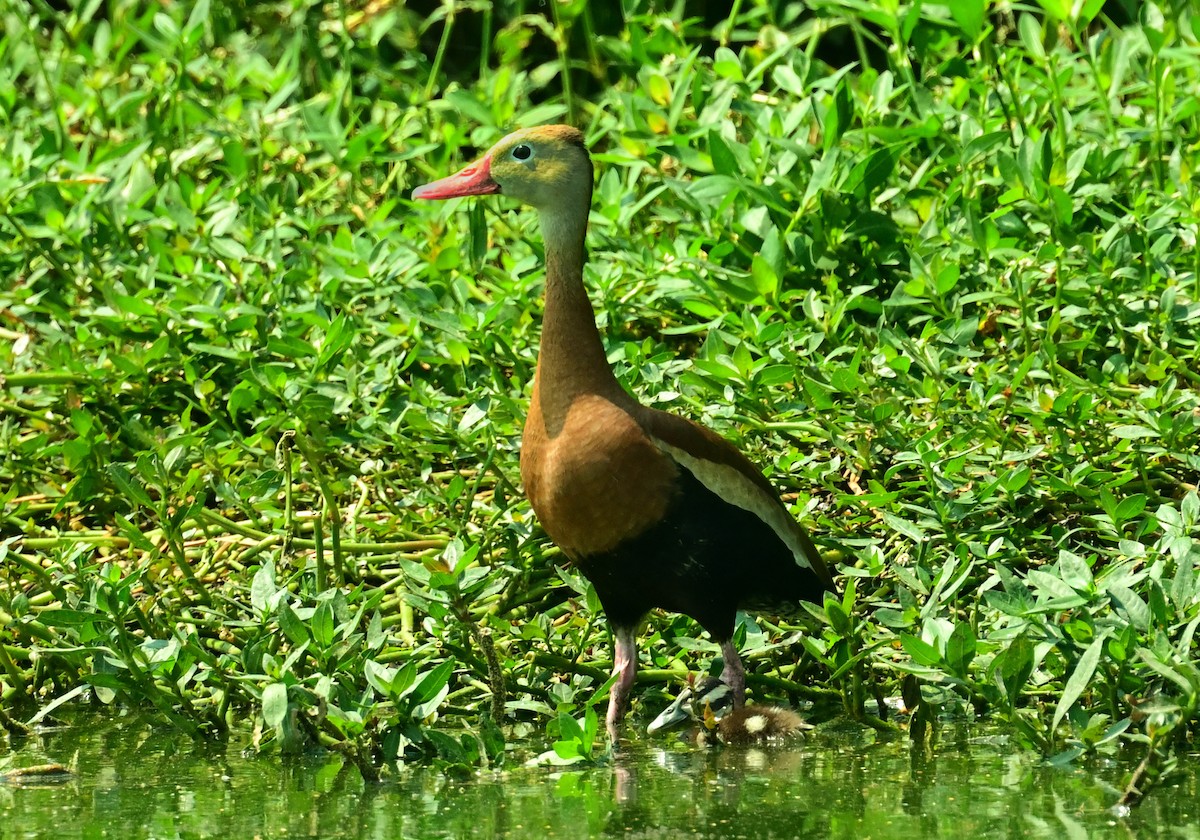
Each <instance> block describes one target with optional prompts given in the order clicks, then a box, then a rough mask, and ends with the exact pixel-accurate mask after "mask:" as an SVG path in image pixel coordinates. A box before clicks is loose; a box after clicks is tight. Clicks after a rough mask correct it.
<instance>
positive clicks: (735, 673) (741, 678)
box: [721, 639, 746, 709]
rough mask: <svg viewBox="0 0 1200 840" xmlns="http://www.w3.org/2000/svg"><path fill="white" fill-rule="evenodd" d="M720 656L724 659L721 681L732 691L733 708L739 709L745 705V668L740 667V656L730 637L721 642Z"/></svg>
mask: <svg viewBox="0 0 1200 840" xmlns="http://www.w3.org/2000/svg"><path fill="white" fill-rule="evenodd" d="M721 658H722V659H724V660H725V668H724V670H722V671H721V682H723V683H725V685H727V686H729V688H730V689H732V691H733V708H735V709H740V708H742V706H745V705H746V669H745V668H743V667H742V658H741V657H740V656H738V652H737V648H736V647H734V646H733V640H732V639H726V640H725V641H723V642H721Z"/></svg>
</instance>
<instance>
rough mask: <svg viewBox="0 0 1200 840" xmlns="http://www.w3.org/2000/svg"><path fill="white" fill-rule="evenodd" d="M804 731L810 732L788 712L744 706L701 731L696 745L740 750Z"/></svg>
mask: <svg viewBox="0 0 1200 840" xmlns="http://www.w3.org/2000/svg"><path fill="white" fill-rule="evenodd" d="M805 729H812V725H811V724H808V723H806V722H805V721H804V718H802V717H800V715H798V714H796V713H795V712H793V711H792V710H791V709H785V708H783V707H782V706H743V707H742V708H740V709H735V710H734V711H732V712H730V713H729V714H727V715H725V716H724V717H723V718H721V719H720V720H718V721H717V722H716V728H715V729H713V730H705V729H701V730H700V732H699V733H698V735H697V737H696V743H697V745H699V746H708V745H709V744H710V743H717V744H731V745H733V746H739V747H743V746H749V745H751V744H765V743H770V742H780V741H786V740H789V739H792V738H798V737H803V734H804V730H805Z"/></svg>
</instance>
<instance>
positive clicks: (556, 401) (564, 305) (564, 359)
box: [533, 203, 630, 435]
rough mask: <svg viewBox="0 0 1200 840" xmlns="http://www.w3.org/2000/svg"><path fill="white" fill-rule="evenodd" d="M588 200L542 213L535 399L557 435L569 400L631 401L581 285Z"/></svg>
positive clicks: (548, 427)
mask: <svg viewBox="0 0 1200 840" xmlns="http://www.w3.org/2000/svg"><path fill="white" fill-rule="evenodd" d="M587 210H588V204H587V203H584V204H582V206H580V207H577V208H575V212H560V213H550V212H543V213H542V214H541V225H542V237H543V241H544V243H545V248H546V312H545V315H544V317H543V324H542V349H541V353H540V354H539V355H538V366H537V379H536V380H535V382H534V390H533V397H534V399H535V400H536V401H537V402H538V408H539V409H540V411H541V414H542V417H543V419H544V422H545V424H546V431H547V432H548V433H549V434H550V435H554V434H555V433H556V432H557V430H558V429H559V428H561V426H562V423H563V421H564V420H565V418H566V414H567V411H568V409H569V408H570V407H571V403H572V402H573V401H574V400H575V399H576V398H578V397H580V396H583V395H585V394H596V395H598V396H602V397H607V398H609V399H612V400H614V401H617V402H622V403H623V402H628V401H630V397H629V396H628V395H627V394H626V393H625V391H624V389H622V388H621V386H620V384H619V383H618V382H617V380H616V377H615V376H613V373H612V369H611V368H610V367H609V366H608V360H607V359H606V358H605V355H604V345H603V344H602V343H601V341H600V332H599V330H597V329H596V316H595V313H594V312H593V311H592V304H591V302H590V301H589V300H588V296H587V292H586V290H585V289H584V287H583V254H584V247H583V240H584V234H585V233H586V232H587Z"/></svg>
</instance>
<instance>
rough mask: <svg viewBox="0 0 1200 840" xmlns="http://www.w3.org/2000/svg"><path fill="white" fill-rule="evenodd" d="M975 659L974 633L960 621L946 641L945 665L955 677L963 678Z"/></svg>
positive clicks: (966, 624)
mask: <svg viewBox="0 0 1200 840" xmlns="http://www.w3.org/2000/svg"><path fill="white" fill-rule="evenodd" d="M974 658H975V631H974V630H973V629H971V625H970V624H969V623H968V622H966V621H960V622H959V623H958V624H957V625H955V627H954V632H953V633H951V634H950V638H949V639H947V640H946V664H947V665H949V666H950V670H951V672H952V673H953V674H954V675H955V676H959V677H965V676H966V675H967V669H968V668H969V667H970V665H971V660H973V659H974Z"/></svg>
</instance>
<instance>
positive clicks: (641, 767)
mask: <svg viewBox="0 0 1200 840" xmlns="http://www.w3.org/2000/svg"><path fill="white" fill-rule="evenodd" d="M872 741H873V739H871V738H857V737H851V736H847V735H845V734H836V733H833V732H821V731H818V732H817V733H814V734H813V735H811V736H810V737H809V738H808V740H807V741H805V742H802V743H799V744H796V745H789V746H782V747H773V748H770V749H732V748H728V749H724V750H699V749H696V748H694V747H685V746H682V745H678V744H672V743H671V739H670V738H669V737H666V738H663V739H661V740H655V741H653V742H650V743H645V742H643V743H641V744H639V745H636V746H634V747H633V748H631V749H629V750H627V751H626V752H625V754H623V755H622V756H621V757H620V758H618V759H617V760H615V761H614V762H612V763H608V764H606V765H604V766H599V767H589V768H584V769H571V768H568V769H562V768H547V767H532V768H528V767H520V766H519V767H516V768H515V769H512V768H510V769H508V770H505V771H503V772H495V773H485V774H479V775H477V776H475V777H472V778H470V779H466V780H462V779H454V778H450V777H448V776H446V775H444V774H442V773H438V772H435V771H432V770H429V769H420V768H414V769H411V770H407V771H404V772H403V773H402V774H401V775H400V776H399V777H397V778H393V779H391V780H389V781H387V782H384V783H382V784H378V785H370V784H366V783H364V782H363V781H362V780H361V778H360V776H359V774H358V773H357V772H356V771H355V770H354V769H353V768H351V767H343V766H342V763H341V761H340V760H339V759H338V758H337V757H335V756H331V755H328V754H319V755H312V756H307V757H304V758H298V759H295V758H292V759H281V758H279V757H277V756H266V757H262V756H260V757H254V756H248V755H245V754H243V752H242V750H241V746H240V745H229V746H225V745H220V744H211V745H205V744H200V745H198V744H196V743H195V742H193V741H190V740H188V739H187V738H184V737H181V736H179V735H178V734H176V733H174V732H172V731H170V730H168V729H166V728H164V727H162V726H161V725H158V724H156V723H154V722H152V721H149V720H147V719H145V718H141V717H134V716H130V717H125V718H97V717H91V716H88V717H80V718H78V719H76V720H75V721H74V725H73V726H71V727H69V728H66V729H62V730H58V731H54V732H49V733H45V734H41V735H38V736H36V737H33V738H30V739H28V740H25V741H23V742H21V743H18V744H16V745H15V746H16V747H17V751H16V752H15V753H11V752H10V753H7V754H5V753H3V752H0V772H3V771H4V770H7V769H10V768H11V767H14V766H26V765H31V764H40V763H45V762H48V761H57V762H61V763H68V762H70V761H71V760H72V756H74V755H75V754H76V752H78V759H77V765H78V770H79V774H78V776H77V777H76V778H75V779H74V780H72V781H70V782H68V783H67V784H62V785H53V786H41V787H38V786H32V787H23V786H22V787H18V786H12V785H5V784H0V840H17V838H42V837H46V838H49V837H53V838H60V839H61V840H71V838H106V837H112V838H150V837H153V838H201V837H227V838H264V840H266V838H276V837H320V838H343V837H344V838H379V840H391V838H422V840H424V838H443V837H471V838H488V837H522V838H534V837H572V838H574V837H584V836H597V837H603V836H617V837H645V838H660V837H697V838H729V837H756V838H763V837H780V838H782V837H838V838H841V837H844V838H854V840H867V838H904V839H905V840H908V838H922V837H930V838H933V837H937V838H942V837H944V838H972V840H984V839H985V838H986V840H992V838H1000V837H1012V838H1027V837H1047V838H1055V840H1058V838H1088V837H1122V838H1129V837H1179V838H1200V781H1198V777H1197V769H1196V768H1197V764H1200V762H1196V761H1195V760H1194V758H1195V757H1192V759H1190V760H1189V759H1185V760H1184V761H1183V764H1185V765H1188V766H1187V771H1186V773H1185V775H1183V776H1182V777H1180V778H1178V779H1177V780H1176V781H1175V782H1173V783H1172V784H1171V785H1169V786H1166V787H1163V788H1159V789H1156V790H1155V791H1154V792H1153V793H1152V794H1151V795H1150V797H1149V798H1148V799H1147V800H1146V801H1145V802H1144V803H1143V804H1142V805H1141V806H1140V807H1139V808H1137V809H1135V810H1134V811H1133V812H1132V813H1131V814H1129V815H1128V816H1125V817H1119V816H1117V815H1116V814H1115V813H1114V812H1113V810H1112V805H1113V803H1115V802H1116V800H1117V799H1118V797H1119V796H1120V790H1119V786H1120V784H1121V781H1122V778H1123V775H1124V774H1126V773H1127V772H1128V771H1129V770H1130V769H1131V767H1132V761H1115V760H1114V761H1107V760H1099V761H1093V762H1091V763H1089V764H1087V765H1086V766H1083V767H1080V766H1073V767H1069V768H1065V769H1064V768H1055V767H1051V766H1049V765H1048V764H1046V762H1044V761H1043V760H1041V758H1040V757H1039V756H1038V755H1036V754H1033V753H1030V752H1027V751H1023V750H1020V749H1018V748H1015V747H1013V746H1011V745H1010V744H1008V743H1006V742H1005V740H1004V739H1003V738H998V737H995V736H994V735H988V734H984V733H981V731H980V730H972V729H967V728H961V729H954V730H952V731H949V732H944V733H943V737H942V740H941V741H940V743H939V744H938V745H937V747H936V749H935V750H934V752H933V754H932V755H930V756H927V757H922V756H920V755H919V754H914V753H913V752H912V751H910V749H909V746H908V744H907V743H906V742H904V741H902V740H898V741H890V742H882V741H880V742H872ZM531 754H532V752H530V753H524V752H523V753H521V754H520V755H518V756H514V760H513V762H512V763H514V764H518V763H519V762H520V761H521V760H523V759H525V758H527V757H528V756H529V755H531Z"/></svg>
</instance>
